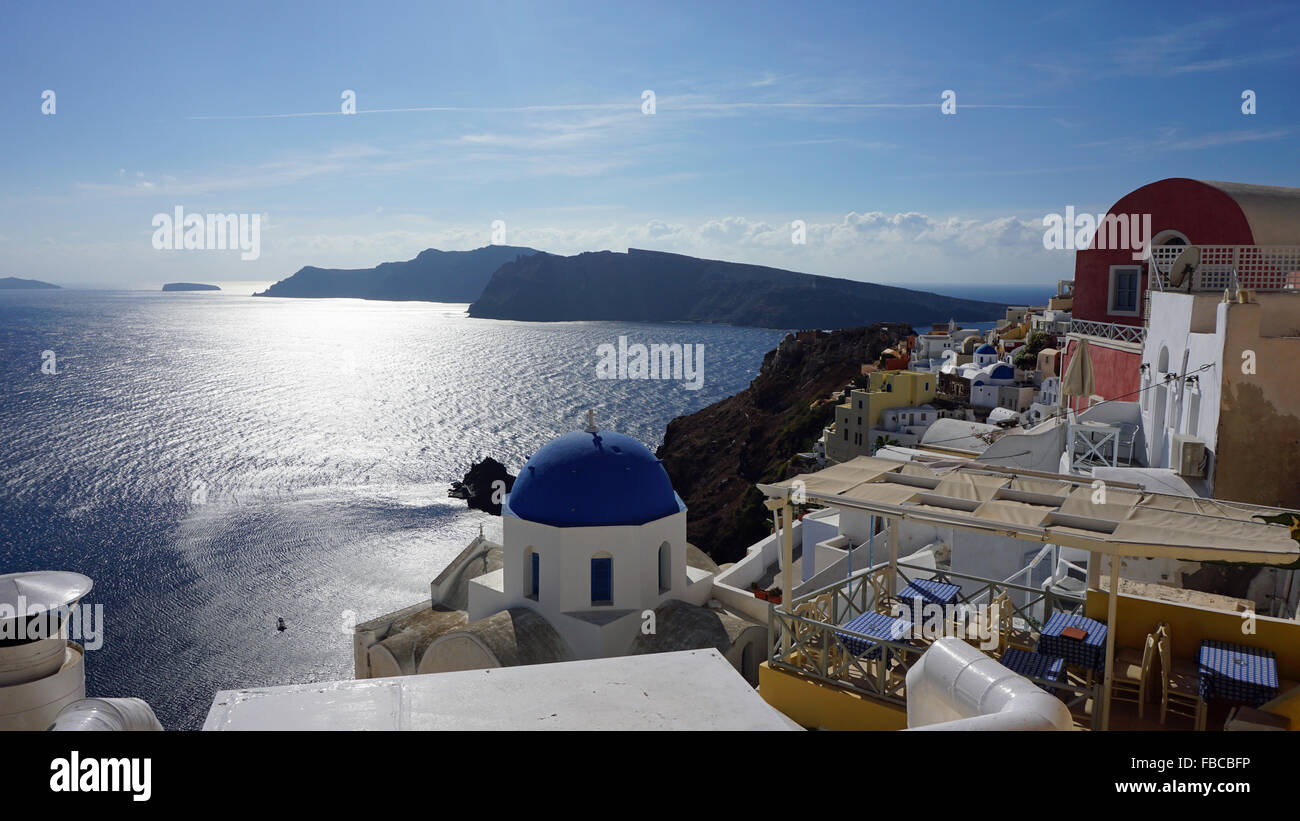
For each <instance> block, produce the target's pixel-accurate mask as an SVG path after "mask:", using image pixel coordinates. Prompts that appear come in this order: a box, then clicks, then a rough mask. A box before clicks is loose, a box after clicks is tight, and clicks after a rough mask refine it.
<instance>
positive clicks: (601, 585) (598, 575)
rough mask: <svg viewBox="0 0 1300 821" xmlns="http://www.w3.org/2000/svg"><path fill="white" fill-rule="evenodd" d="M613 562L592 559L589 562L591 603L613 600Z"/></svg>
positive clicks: (607, 559)
mask: <svg viewBox="0 0 1300 821" xmlns="http://www.w3.org/2000/svg"><path fill="white" fill-rule="evenodd" d="M613 565H614V560H613V559H609V558H605V559H592V560H591V601H592V603H593V604H594V603H596V602H607V601H613V599H614V583H613V582H614V580H613V571H614V567H613Z"/></svg>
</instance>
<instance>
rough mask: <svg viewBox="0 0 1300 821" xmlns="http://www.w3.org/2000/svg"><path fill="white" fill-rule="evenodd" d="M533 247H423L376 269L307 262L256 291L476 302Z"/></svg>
mask: <svg viewBox="0 0 1300 821" xmlns="http://www.w3.org/2000/svg"><path fill="white" fill-rule="evenodd" d="M534 253H536V251H534V250H533V249H532V248H523V247H519V246H514V245H487V246H484V247H482V248H476V249H474V250H473V251H439V250H437V249H436V248H430V249H428V250H427V251H421V252H420V255H419V256H417V257H416V258H415V259H408V260H406V261H405V262H385V263H382V264H380V265H376V266H375V267H374V268H358V269H342V268H316V267H314V266H310V265H309V266H307V267H306V268H302V269H299V271H298V272H297V273H295V274H294V275H293V276H291V277H289V278H287V279H282V280H280V281H279V282H277V283H275V284H274V285H272V286H271V287H270V288H267V289H266V290H265V291H263V292H261V293H259V294H254V296H283V297H352V298H355V299H392V300H424V301H427V302H473V301H474V300H476V299H478V298H479V295H480V294H482V293H483V286H484V285H486V284H487V281H488V280H489V279H490V278H491V277H492V272H493V271H495V270H496V269H497V268H500V267H501V265H502V264H504V263H506V262H510V261H512V260H514V259H516V258H517V257H519V256H521V255H527V254H534Z"/></svg>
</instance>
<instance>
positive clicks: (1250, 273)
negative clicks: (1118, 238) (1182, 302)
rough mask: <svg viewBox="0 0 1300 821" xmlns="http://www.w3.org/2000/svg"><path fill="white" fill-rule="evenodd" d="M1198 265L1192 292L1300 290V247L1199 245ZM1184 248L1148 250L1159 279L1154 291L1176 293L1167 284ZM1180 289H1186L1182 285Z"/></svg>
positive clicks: (1172, 287)
mask: <svg viewBox="0 0 1300 821" xmlns="http://www.w3.org/2000/svg"><path fill="white" fill-rule="evenodd" d="M1197 247H1199V248H1200V251H1201V262H1200V264H1199V265H1197V267H1196V271H1195V272H1194V273H1193V274H1192V282H1191V289H1192V290H1193V291H1223V290H1225V289H1228V288H1245V289H1247V290H1251V291H1295V290H1300V245H1201V246H1197ZM1186 248H1187V246H1185V245H1160V246H1156V247H1153V248H1152V249H1151V260H1152V262H1154V263H1155V267H1156V270H1157V272H1158V276H1155V277H1152V280H1153V282H1154V284H1153V285H1152V287H1153V288H1155V289H1158V290H1163V291H1169V290H1178V288H1175V287H1174V286H1172V285H1171V284H1170V282H1169V269H1170V268H1171V267H1172V265H1173V263H1174V260H1175V259H1177V258H1178V255H1179V254H1180V253H1182V252H1183V251H1184V250H1185V249H1186ZM1179 287H1186V286H1185V285H1183V286H1179Z"/></svg>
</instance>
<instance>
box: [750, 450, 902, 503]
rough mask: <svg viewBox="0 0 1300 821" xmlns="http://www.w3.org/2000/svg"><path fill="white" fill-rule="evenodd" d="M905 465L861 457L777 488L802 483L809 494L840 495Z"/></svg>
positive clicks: (805, 474)
mask: <svg viewBox="0 0 1300 821" xmlns="http://www.w3.org/2000/svg"><path fill="white" fill-rule="evenodd" d="M904 464H905V463H903V462H896V461H893V460H891V459H877V458H875V457H873V456H859V457H857V458H856V459H851V460H849V461H848V462H844V463H842V464H839V465H833V466H831V467H828V468H825V469H823V470H819V471H817V472H816V473H800V474H799V475H798V476H795V477H794V478H792V479H786V480H785V481H783V482H777V483H776V486H777V487H792V486H794V485H795V483H796V482H802V483H803V486H804V489H805V490H806V491H807V492H808V493H809V494H812V493H825V494H831V495H834V494H839V493H843V492H845V491H846V490H849V489H850V488H853V487H856V486H858V485H860V484H862V483H863V482H870V481H871V480H873V479H876V478H878V477H879V476H881V475H883V474H885V473H892V472H893V471H896V470H898V469H899V468H900V467H902V466H903V465H904Z"/></svg>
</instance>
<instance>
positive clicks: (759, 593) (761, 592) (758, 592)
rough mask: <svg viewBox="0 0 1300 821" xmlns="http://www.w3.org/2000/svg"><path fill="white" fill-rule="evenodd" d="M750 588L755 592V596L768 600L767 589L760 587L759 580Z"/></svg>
mask: <svg viewBox="0 0 1300 821" xmlns="http://www.w3.org/2000/svg"><path fill="white" fill-rule="evenodd" d="M749 590H750V592H751V593H753V594H754V598H756V599H761V600H763V601H767V591H766V590H764V589H763V588H761V587H759V586H758V582H754V583H753V584H751V585H750V586H749Z"/></svg>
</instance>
